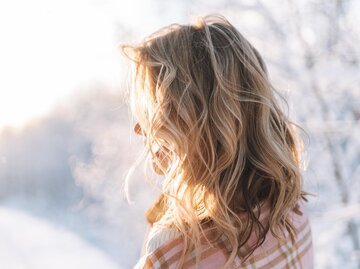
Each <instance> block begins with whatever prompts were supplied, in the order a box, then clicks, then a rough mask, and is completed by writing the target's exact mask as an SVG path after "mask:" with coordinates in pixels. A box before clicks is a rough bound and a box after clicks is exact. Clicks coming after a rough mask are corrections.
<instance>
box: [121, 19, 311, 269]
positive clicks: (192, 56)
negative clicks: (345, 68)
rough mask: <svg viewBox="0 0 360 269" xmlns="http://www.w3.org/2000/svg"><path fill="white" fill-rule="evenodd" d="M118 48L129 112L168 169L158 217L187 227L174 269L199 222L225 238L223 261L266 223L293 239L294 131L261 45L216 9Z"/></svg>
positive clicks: (298, 187) (298, 193)
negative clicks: (130, 65) (126, 66)
mask: <svg viewBox="0 0 360 269" xmlns="http://www.w3.org/2000/svg"><path fill="white" fill-rule="evenodd" d="M122 51H123V52H124V53H125V55H126V56H127V57H129V58H130V59H131V60H132V61H133V62H134V64H135V69H134V70H135V73H134V74H135V76H134V84H133V88H132V89H131V93H130V95H131V100H132V103H131V104H132V111H133V113H134V114H135V115H136V116H137V118H138V120H139V123H140V125H141V126H142V128H143V129H144V132H145V134H146V149H147V150H148V151H149V153H150V155H151V156H152V157H153V161H155V163H156V165H157V166H158V167H159V168H160V170H161V171H163V173H164V175H165V180H164V184H163V203H162V204H163V206H162V207H161V208H162V212H161V214H160V215H159V217H158V218H156V220H157V221H158V222H159V223H161V224H163V225H167V226H172V227H176V228H177V229H178V230H179V231H180V232H182V234H183V235H184V236H183V238H184V240H183V243H184V249H183V253H182V256H181V261H180V264H179V265H178V268H181V266H182V265H183V263H184V262H185V260H186V257H187V255H188V254H189V253H190V252H192V251H193V250H197V249H198V247H199V246H200V245H201V240H202V238H204V235H205V232H204V227H205V226H206V227H211V228H212V230H214V231H216V233H217V234H218V235H224V236H225V237H226V238H227V240H228V241H229V243H230V245H231V251H230V253H229V257H228V261H227V263H226V265H225V268H228V267H230V266H231V264H232V262H233V261H234V259H235V257H236V255H238V251H239V249H240V248H241V247H242V246H244V245H245V244H246V243H247V241H248V240H249V238H250V235H251V234H252V233H253V232H255V233H256V235H257V242H256V243H255V244H254V245H252V246H251V248H250V249H249V251H248V252H247V253H246V254H245V255H244V257H243V258H244V260H246V258H247V257H249V255H251V253H252V252H253V251H254V250H255V249H256V248H257V247H258V246H260V245H261V244H262V243H263V241H264V240H265V236H266V233H267V232H268V231H271V232H272V233H273V234H274V235H275V236H276V237H278V238H281V236H283V235H282V234H281V232H280V231H284V230H285V231H287V232H288V233H289V234H290V236H291V238H292V240H294V238H295V236H296V230H295V228H294V226H293V225H292V224H291V222H290V220H289V219H288V217H287V216H288V213H289V212H290V211H292V210H296V204H297V202H298V200H299V199H300V198H303V199H305V194H306V193H305V192H304V191H302V177H301V173H300V147H301V140H300V139H299V136H298V135H297V133H296V132H295V129H294V126H295V125H294V124H293V123H292V122H291V121H290V120H289V119H288V118H287V117H286V115H285V114H284V113H283V112H282V111H281V109H280V107H279V105H278V100H277V98H276V95H277V96H280V95H279V94H278V93H277V91H276V90H275V89H274V88H273V87H272V85H271V83H270V81H269V78H268V74H267V69H266V65H265V63H264V61H263V59H262V57H261V56H260V54H259V52H258V51H257V50H256V49H255V48H254V47H253V46H252V45H251V44H250V43H249V42H248V41H247V40H246V39H245V38H244V37H243V36H242V35H241V33H240V32H239V31H238V30H237V29H236V28H235V27H234V26H233V25H232V24H231V23H230V22H229V21H227V20H226V19H225V18H223V17H221V16H214V15H212V16H206V17H204V18H199V19H198V21H197V22H196V23H195V24H193V25H180V24H172V25H170V26H167V27H165V28H163V29H161V30H160V31H158V32H156V33H154V34H153V35H151V36H150V37H148V38H147V39H146V40H145V41H144V42H142V43H141V44H138V45H123V46H122ZM157 152H161V153H162V158H161V159H159V158H157V154H156V153H157ZM164 160H166V161H164ZM305 200H306V199H305ZM266 201H267V202H269V204H270V208H271V210H270V216H269V219H268V221H267V223H265V224H263V223H262V222H261V221H260V220H259V214H260V210H259V209H260V207H261V205H262V204H263V203H264V202H266ZM240 215H241V216H245V217H246V218H245V219H244V218H243V217H240ZM205 238H207V237H206V236H205ZM209 241H211V240H209ZM210 243H211V242H210ZM197 261H199V257H198V255H197Z"/></svg>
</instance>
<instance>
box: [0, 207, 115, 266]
mask: <svg viewBox="0 0 360 269" xmlns="http://www.w3.org/2000/svg"><path fill="white" fill-rule="evenodd" d="M0 261H1V264H2V266H1V268H9V269H10V268H11V269H30V268H36V269H62V268H68V269H78V268H88V269H92V268H94V269H95V268H96V269H98V268H104V269H115V268H116V269H119V266H118V265H117V264H116V263H114V262H113V261H112V260H111V258H110V257H108V255H107V254H106V253H104V251H101V250H99V249H98V248H96V247H94V246H93V245H92V244H89V243H88V242H86V241H85V240H83V239H82V238H81V237H79V235H77V234H75V233H72V232H69V231H67V230H64V229H62V228H60V227H57V226H56V225H54V224H52V223H50V222H49V221H47V220H46V219H40V218H36V217H34V216H32V215H30V214H29V213H27V212H23V211H18V210H14V209H11V208H6V207H0ZM4 265H6V267H3V266H4Z"/></svg>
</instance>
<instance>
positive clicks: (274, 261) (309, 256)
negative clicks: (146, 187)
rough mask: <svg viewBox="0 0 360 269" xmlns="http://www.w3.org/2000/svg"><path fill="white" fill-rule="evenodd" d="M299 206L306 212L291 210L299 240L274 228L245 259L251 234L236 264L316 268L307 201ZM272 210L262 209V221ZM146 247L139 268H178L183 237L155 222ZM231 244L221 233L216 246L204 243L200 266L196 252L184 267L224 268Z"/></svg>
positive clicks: (252, 238)
mask: <svg viewBox="0 0 360 269" xmlns="http://www.w3.org/2000/svg"><path fill="white" fill-rule="evenodd" d="M299 210H300V211H301V212H302V215H298V214H296V213H295V212H291V213H290V216H289V217H290V219H291V220H292V223H293V225H294V226H295V228H296V229H297V230H298V235H297V238H296V240H295V244H292V242H291V240H290V236H289V235H288V234H287V233H285V234H286V237H285V238H286V239H285V240H278V239H276V238H275V237H274V236H273V235H272V234H271V233H270V232H269V233H268V234H267V235H266V238H265V241H264V243H263V244H262V245H261V246H260V247H258V248H257V249H256V250H255V251H254V252H253V253H252V254H251V256H250V257H249V258H248V259H246V260H245V261H242V259H241V253H242V251H244V250H246V247H247V246H250V245H251V244H252V243H253V242H254V240H255V239H256V238H255V235H253V236H251V237H250V239H249V241H248V243H247V244H246V245H245V246H243V248H241V249H240V251H239V252H238V256H237V257H236V259H235V261H234V263H235V264H234V266H233V268H242V269H245V268H246V269H250V268H251V269H254V268H255V269H260V268H261V269H270V268H275V269H277V268H279V269H280V268H305V269H310V268H313V247H312V236H311V228H310V223H309V220H308V217H307V214H306V212H305V209H304V204H303V202H300V201H299ZM269 214H270V211H269V210H268V205H267V204H265V205H264V206H263V207H262V209H261V215H260V221H263V220H264V219H266V218H267V217H268V216H269ZM148 238H149V239H148V240H147V244H146V247H145V250H146V251H145V254H144V255H143V257H142V258H141V259H140V260H139V262H138V263H137V265H136V266H135V269H168V268H169V269H175V268H176V267H177V264H178V261H179V258H180V255H181V252H182V238H181V236H180V234H179V232H178V231H176V230H172V229H164V228H161V227H159V226H157V225H156V223H155V224H154V226H153V228H152V230H150V233H149V237H148ZM230 250H231V247H230V244H229V243H228V242H227V240H226V238H224V237H220V239H219V240H218V241H217V243H216V247H211V246H210V245H206V244H205V245H203V247H202V249H201V250H200V253H201V255H200V257H201V258H200V263H199V264H198V267H196V260H195V255H192V256H191V257H189V258H188V259H187V260H186V262H185V263H184V265H183V266H182V268H184V269H195V268H199V269H220V268H222V267H223V265H224V264H225V262H226V260H227V257H228V253H229V252H230Z"/></svg>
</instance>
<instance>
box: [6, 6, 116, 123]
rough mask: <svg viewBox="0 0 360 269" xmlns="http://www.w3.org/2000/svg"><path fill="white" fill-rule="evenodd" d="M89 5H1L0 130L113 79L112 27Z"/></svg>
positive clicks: (114, 60)
mask: <svg viewBox="0 0 360 269" xmlns="http://www.w3.org/2000/svg"><path fill="white" fill-rule="evenodd" d="M87 2H88V1H87ZM87 2H86V1H70V0H67V1H54V0H52V1H44V0H35V1H26V0H15V1H7V2H3V3H1V4H0V32H1V33H2V34H1V35H2V37H1V40H2V41H1V50H0V59H1V62H0V72H1V74H2V75H1V78H0V128H1V127H3V126H5V125H10V126H13V127H20V126H22V125H24V124H25V123H26V122H27V121H29V120H30V119H31V118H34V117H38V116H41V115H44V114H46V113H47V112H49V110H50V109H51V108H52V107H53V106H54V105H55V103H56V102H57V101H58V100H59V99H61V98H62V97H64V96H67V95H68V94H70V93H74V91H79V90H80V89H81V88H82V86H84V85H86V86H88V85H89V82H92V81H106V82H109V81H110V82H111V81H112V80H114V79H115V77H116V75H115V72H116V71H118V69H117V68H118V67H115V65H116V64H117V63H116V57H117V56H116V53H117V52H116V48H115V46H114V45H115V42H114V37H115V36H114V27H113V24H112V22H111V21H110V20H109V19H108V18H106V16H105V15H104V14H101V12H99V10H97V9H96V8H95V6H91V5H89V3H87ZM14 14H15V15H14ZM83 88H84V87H83Z"/></svg>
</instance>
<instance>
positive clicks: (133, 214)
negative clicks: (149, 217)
mask: <svg viewBox="0 0 360 269" xmlns="http://www.w3.org/2000/svg"><path fill="white" fill-rule="evenodd" d="M209 13H221V14H223V15H224V16H225V17H227V18H228V19H229V20H230V21H231V22H232V23H233V24H234V25H235V26H236V27H237V28H238V29H239V30H240V32H241V33H243V35H244V36H245V37H246V38H247V39H248V40H249V41H250V42H252V43H253V44H254V46H255V47H256V48H257V49H258V50H259V51H260V53H261V54H262V55H263V57H264V58H265V61H266V63H267V65H268V69H269V71H270V77H271V80H272V82H273V84H274V85H275V87H276V88H277V89H279V91H280V92H281V93H282V94H283V95H284V96H285V97H286V99H287V100H288V103H289V109H288V113H289V115H290V117H291V118H292V119H293V121H294V122H296V123H298V124H299V125H301V126H302V127H303V128H304V129H305V130H306V132H307V136H306V135H304V137H303V138H304V139H305V146H306V155H305V156H304V159H305V161H306V171H305V172H304V181H305V189H306V190H307V191H309V192H312V193H315V194H316V196H313V197H311V198H310V201H309V203H308V204H307V210H308V212H309V215H310V221H311V225H312V230H313V239H314V249H315V264H316V266H315V268H327V269H328V268H330V269H331V268H360V168H359V167H360V138H359V137H360V68H359V66H360V43H359V41H360V27H359V25H360V1H357V0H251V1H250V0H207V1H201V0H192V1H190V0H183V1H169V0H168V1H165V0H132V1H120V0H62V1H60V0H46V1H45V0H33V1H26V0H12V1H1V2H0V36H1V42H0V74H1V75H0V268H2V269H20V268H21V269H22V268H24V269H30V268H31V269H32V268H34V269H45V268H46V269H53V268H68V269H73V268H77V269H78V268H87V269H92V268H102V269H113V268H132V267H133V266H134V264H135V263H136V261H137V259H138V257H139V255H140V249H141V244H142V241H143V238H144V233H145V230H146V223H145V218H144V212H145V210H146V208H147V206H148V205H149V204H150V203H151V201H152V200H153V199H154V197H155V195H156V190H155V188H154V187H153V186H152V184H150V183H146V180H145V179H144V171H143V170H144V169H143V166H142V165H139V167H138V168H137V169H135V171H134V174H133V180H132V181H131V184H130V186H129V188H130V194H131V199H132V203H130V204H129V203H128V202H127V201H126V199H125V198H124V194H123V191H122V189H123V188H122V187H123V183H124V176H125V175H126V173H127V172H128V170H129V168H130V166H131V164H133V163H134V162H135V160H136V159H137V157H138V156H139V154H140V152H141V150H142V145H143V143H142V139H141V138H140V137H137V136H136V135H135V134H133V133H132V125H133V123H134V120H133V119H132V116H131V115H130V112H129V108H128V106H127V104H126V94H125V89H126V85H127V84H128V79H127V77H128V74H129V71H128V63H127V62H126V60H125V59H123V58H122V56H121V54H120V53H119V52H118V50H117V45H118V44H119V43H121V42H132V41H140V40H141V39H142V38H143V37H145V36H147V35H149V34H151V33H152V32H154V31H155V30H157V29H158V28H160V27H162V26H165V25H168V24H170V23H175V22H179V23H189V22H193V21H194V17H195V16H197V15H206V14H209Z"/></svg>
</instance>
